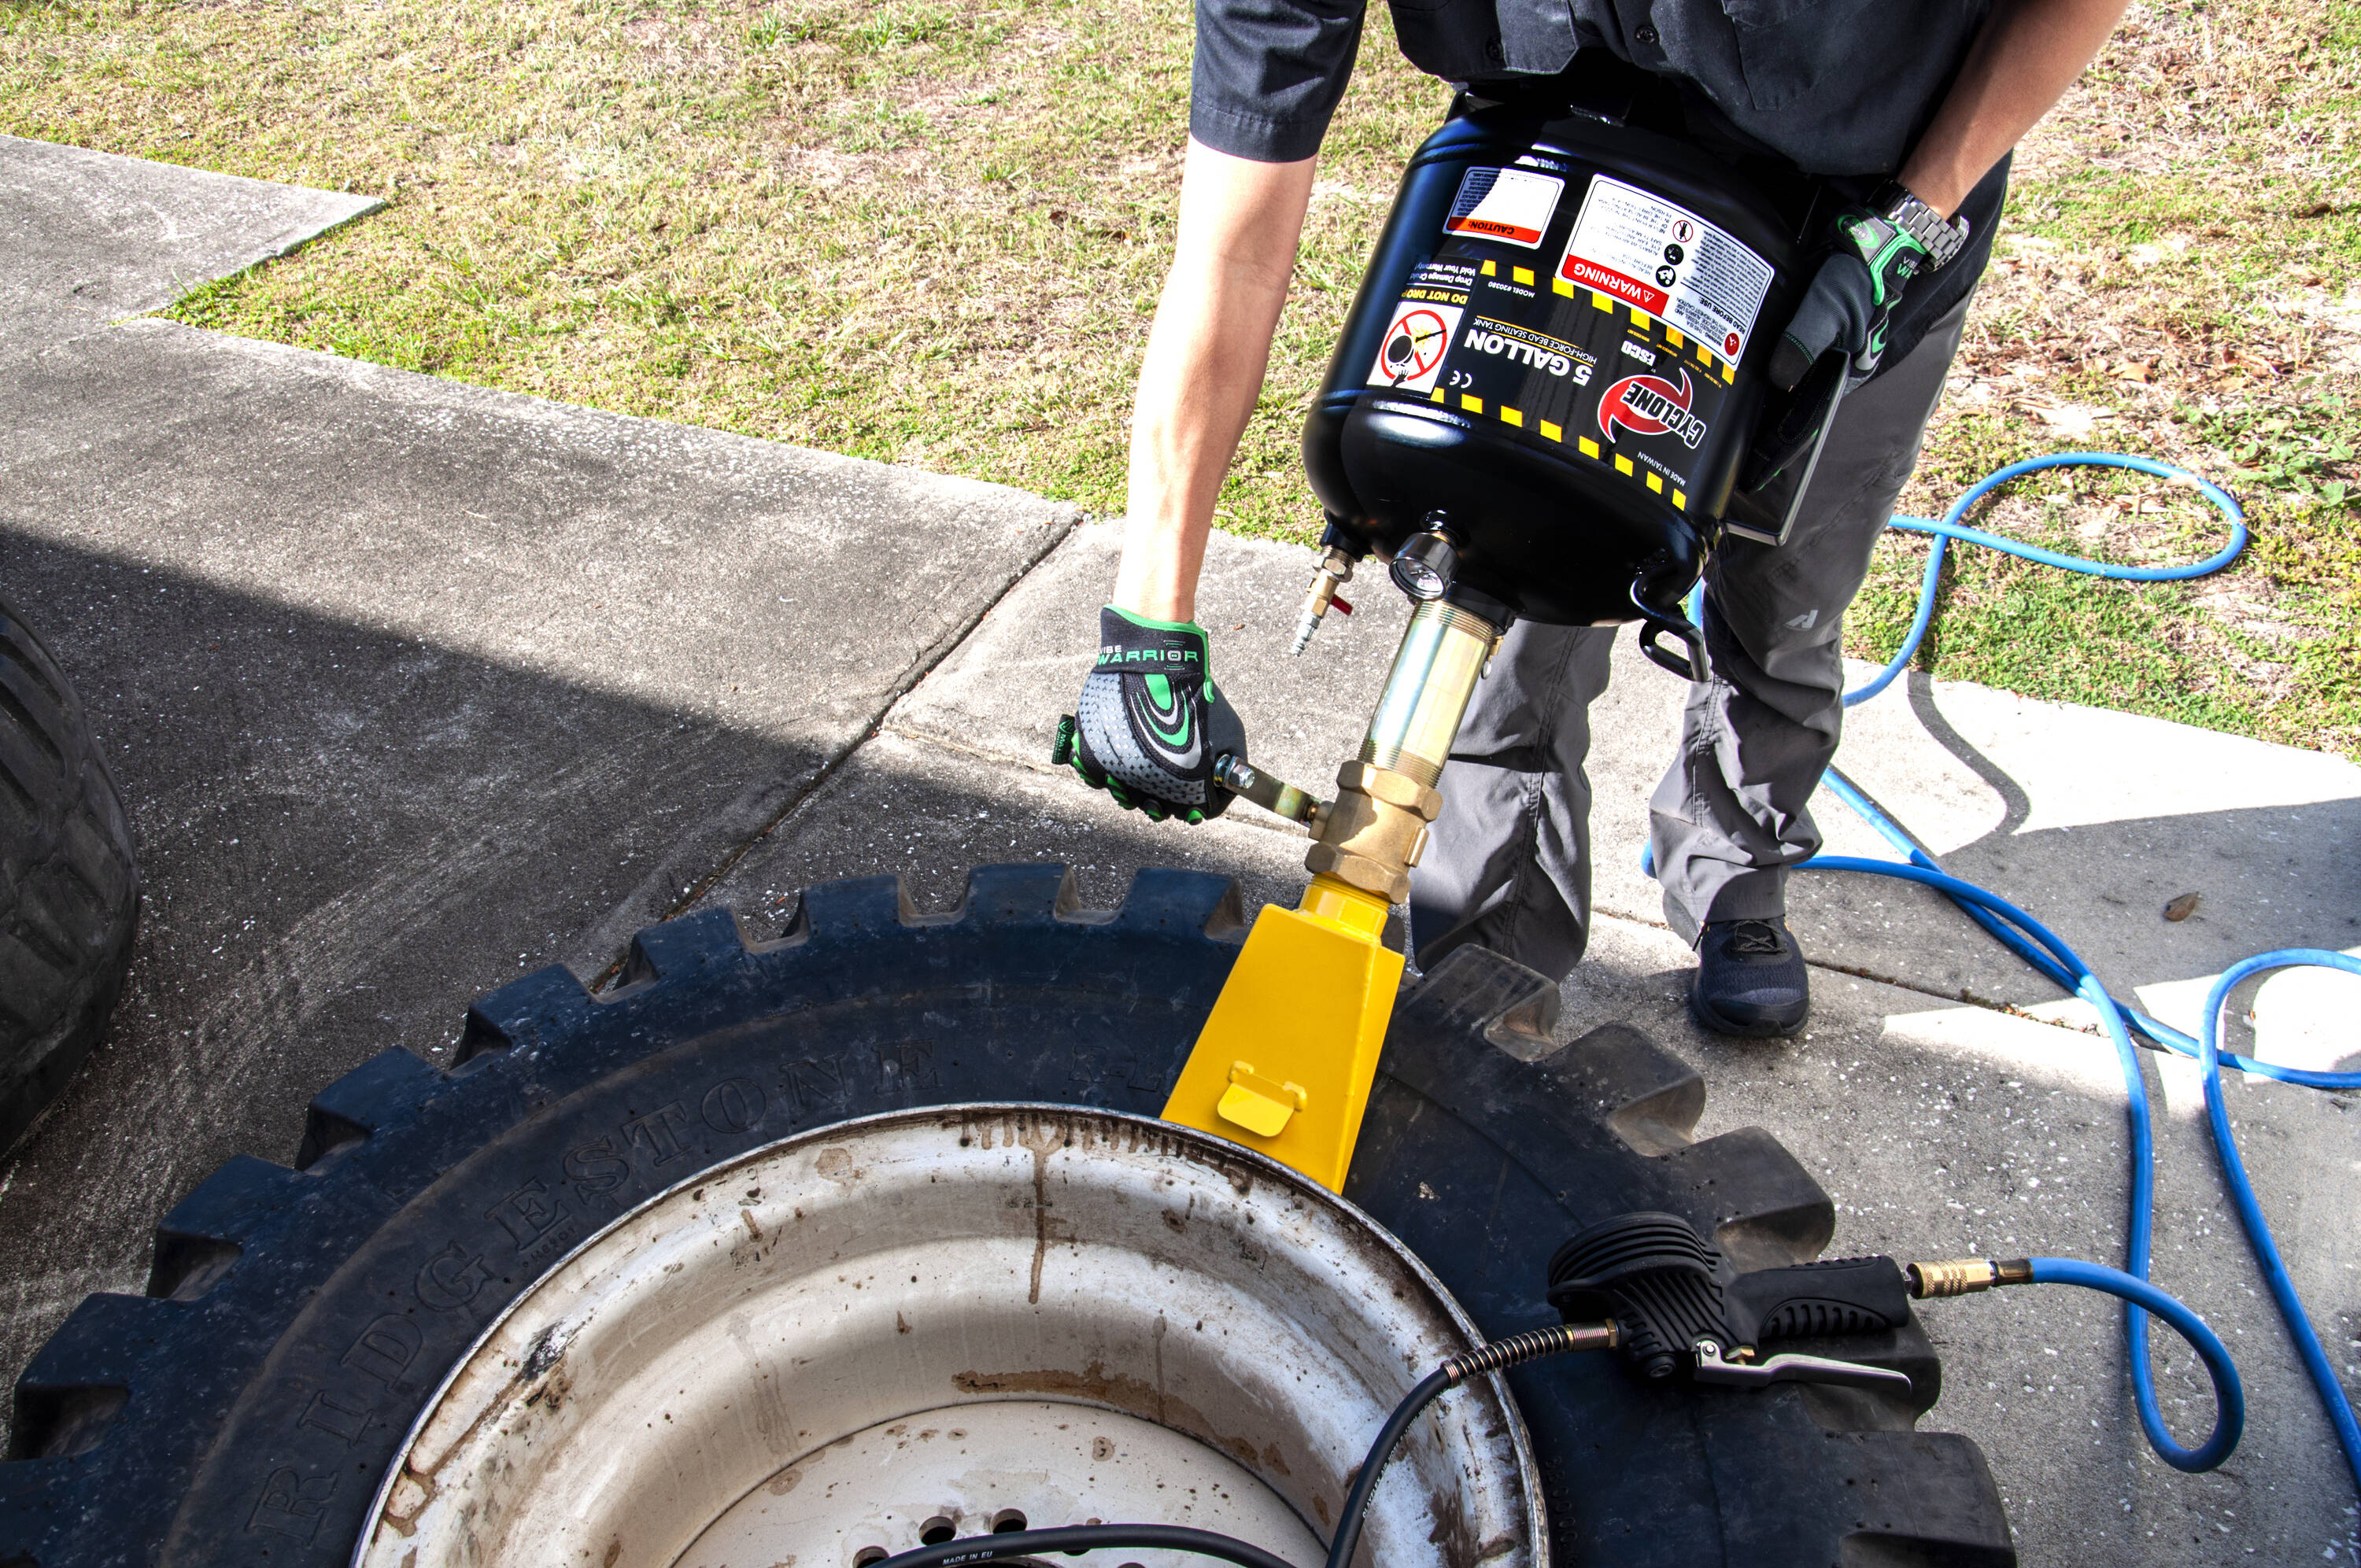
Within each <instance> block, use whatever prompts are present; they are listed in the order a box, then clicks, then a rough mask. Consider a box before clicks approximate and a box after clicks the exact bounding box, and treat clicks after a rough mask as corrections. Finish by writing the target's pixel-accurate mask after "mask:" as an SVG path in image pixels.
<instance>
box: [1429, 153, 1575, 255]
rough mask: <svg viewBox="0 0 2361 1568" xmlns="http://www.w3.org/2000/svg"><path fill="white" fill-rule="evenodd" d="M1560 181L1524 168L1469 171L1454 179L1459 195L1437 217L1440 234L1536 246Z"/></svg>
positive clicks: (1558, 193)
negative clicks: (1444, 214)
mask: <svg viewBox="0 0 2361 1568" xmlns="http://www.w3.org/2000/svg"><path fill="white" fill-rule="evenodd" d="M1564 193H1565V181H1563V180H1560V179H1559V178H1558V177H1557V176H1555V175H1554V174H1536V173H1534V172H1533V171H1532V170H1529V169H1471V170H1468V171H1467V172H1466V174H1464V175H1462V176H1461V177H1460V180H1459V194H1458V195H1457V196H1456V197H1455V198H1453V200H1452V203H1451V215H1450V216H1449V217H1447V218H1445V219H1444V220H1443V231H1444V233H1445V234H1464V235H1469V236H1474V237H1476V238H1478V239H1490V240H1499V242H1501V243H1502V244H1505V245H1521V246H1523V247H1525V248H1526V249H1528V250H1539V249H1540V248H1541V244H1542V234H1543V231H1544V230H1546V229H1547V228H1548V227H1549V221H1550V214H1553V213H1554V212H1556V211H1557V199H1558V197H1559V196H1561V195H1563V194H1564Z"/></svg>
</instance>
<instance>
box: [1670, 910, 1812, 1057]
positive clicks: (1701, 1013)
mask: <svg viewBox="0 0 2361 1568" xmlns="http://www.w3.org/2000/svg"><path fill="white" fill-rule="evenodd" d="M1811 1010H1812V992H1811V980H1810V977H1809V976H1808V975H1806V973H1805V970H1804V955H1803V952H1802V950H1801V949H1800V948H1797V947H1796V946H1795V936H1794V934H1793V933H1792V932H1790V931H1789V930H1788V929H1787V923H1786V922H1785V921H1784V920H1776V919H1773V920H1716V921H1714V922H1712V923H1711V924H1710V925H1708V926H1707V927H1706V928H1705V930H1704V931H1703V932H1701V933H1700V934H1699V935H1698V937H1697V983H1696V985H1695V986H1693V987H1692V988H1691V989H1690V991H1689V1011H1690V1012H1692V1013H1694V1014H1697V1022H1698V1023H1700V1024H1702V1025H1705V1026H1706V1027H1707V1028H1708V1029H1711V1030H1712V1031H1713V1032H1714V1033H1715V1034H1717V1035H1738V1036H1743V1037H1745V1038H1747V1039H1751V1040H1773V1039H1780V1038H1783V1037H1784V1036H1789V1035H1793V1034H1795V1032H1796V1031H1797V1030H1799V1029H1801V1028H1802V1027H1803V1026H1804V1019H1805V1018H1806V1016H1807V1015H1808V1014H1810V1013H1811Z"/></svg>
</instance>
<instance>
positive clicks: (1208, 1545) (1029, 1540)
mask: <svg viewBox="0 0 2361 1568" xmlns="http://www.w3.org/2000/svg"><path fill="white" fill-rule="evenodd" d="M1616 1332H1617V1331H1616V1328H1615V1325H1614V1324H1612V1323H1565V1324H1560V1325H1558V1326H1557V1327H1554V1328H1546V1329H1534V1330H1532V1331H1530V1332H1526V1333H1521V1334H1511V1335H1510V1336H1509V1337H1508V1338H1507V1339H1502V1340H1494V1341H1493V1342H1492V1343H1489V1344H1488V1345H1484V1346H1482V1347H1481V1348H1479V1349H1477V1350H1474V1351H1471V1352H1469V1353H1468V1354H1466V1355H1459V1356H1454V1357H1453V1358H1452V1359H1450V1360H1449V1361H1446V1362H1444V1364H1443V1365H1441V1366H1438V1367H1436V1368H1435V1369H1434V1370H1433V1372H1430V1373H1428V1374H1427V1375H1426V1376H1425V1378H1424V1379H1423V1380H1422V1382H1421V1383H1420V1384H1419V1386H1418V1387H1415V1388H1412V1389H1411V1391H1410V1392H1409V1393H1408V1394H1406V1395H1404V1396H1403V1397H1402V1402H1401V1403H1400V1404H1399V1405H1396V1406H1395V1407H1394V1413H1393V1414H1392V1415H1390V1416H1388V1417H1387V1418H1386V1424H1385V1425H1384V1426H1383V1427H1382V1428H1380V1429H1378V1438H1377V1441H1376V1442H1372V1443H1371V1444H1369V1452H1368V1455H1367V1458H1365V1459H1363V1460H1362V1461H1361V1468H1360V1470H1359V1471H1358V1473H1356V1475H1354V1477H1353V1489H1352V1490H1351V1491H1350V1492H1348V1493H1346V1494H1345V1511H1344V1513H1343V1514H1342V1515H1341V1516H1340V1517H1339V1518H1338V1519H1337V1521H1336V1534H1335V1536H1334V1538H1333V1539H1332V1540H1331V1541H1329V1543H1328V1561H1327V1564H1326V1568H1346V1564H1348V1563H1351V1562H1352V1561H1353V1549H1354V1548H1355V1547H1356V1546H1358V1545H1360V1543H1361V1522H1362V1521H1363V1520H1364V1519H1367V1517H1368V1513H1369V1497H1370V1494H1372V1493H1373V1492H1375V1491H1376V1490H1377V1489H1378V1475H1380V1474H1381V1473H1382V1472H1383V1471H1384V1470H1385V1467H1386V1462H1387V1461H1388V1460H1389V1459H1391V1458H1392V1457H1393V1456H1394V1450H1395V1449H1396V1448H1397V1447H1399V1446H1400V1443H1401V1440H1402V1434H1403V1433H1404V1432H1406V1431H1410V1426H1411V1422H1412V1421H1414V1420H1418V1418H1419V1415H1420V1413H1421V1412H1422V1411H1423V1410H1424V1409H1426V1408H1427V1407H1428V1406H1429V1405H1431V1404H1433V1403H1434V1401H1435V1398H1436V1397H1437V1396H1438V1395H1440V1394H1442V1393H1443V1392H1444V1390H1445V1389H1449V1388H1456V1387H1459V1385H1460V1384H1462V1383H1465V1382H1466V1381H1467V1379H1469V1378H1470V1377H1477V1376H1482V1375H1483V1374H1485V1373H1487V1372H1497V1371H1499V1370H1500V1369H1501V1368H1502V1367H1506V1366H1518V1365H1523V1364H1524V1363H1525V1362H1528V1361H1538V1360H1540V1359H1541V1358H1542V1357H1543V1356H1545V1355H1557V1354H1561V1353H1563V1352H1565V1351H1569V1350H1605V1349H1608V1348H1609V1347H1610V1346H1612V1345H1613V1344H1614V1343H1615V1341H1616ZM1105 1546H1147V1547H1157V1548H1161V1549H1162V1550H1164V1551H1167V1552H1194V1553H1196V1554H1197V1555H1198V1556H1200V1557H1218V1558H1220V1559H1221V1560H1222V1561H1223V1562H1224V1563H1238V1564H1239V1565H1240V1568H1293V1564H1291V1563H1289V1562H1288V1561H1287V1560H1286V1559H1285V1558H1283V1557H1279V1556H1278V1555H1276V1554H1275V1553H1272V1552H1266V1551H1264V1550H1263V1549H1262V1548H1261V1547H1259V1546H1252V1545H1249V1544H1247V1543H1246V1541H1239V1540H1237V1539H1236V1538H1235V1537H1234V1536H1227V1535H1217V1534H1215V1533H1214V1532H1213V1531H1212V1530H1187V1529H1184V1528H1182V1527H1181V1526H1180V1525H1164V1524H1084V1525H1066V1526H1062V1527H1060V1528H1059V1529H1056V1530H1011V1531H1009V1532H1007V1533H1006V1534H1005V1535H972V1536H968V1537H966V1538H964V1539H962V1540H960V1541H945V1542H944V1543H943V1544H942V1545H940V1546H922V1547H920V1548H918V1550H917V1551H916V1552H904V1553H902V1554H901V1555H900V1556H899V1557H886V1558H881V1559H879V1560H878V1561H877V1562H875V1563H872V1564H871V1565H870V1568H946V1565H948V1564H951V1563H993V1562H997V1561H999V1560H1000V1559H1002V1558H1006V1557H1023V1556H1026V1555H1027V1554H1028V1553H1031V1552H1089V1551H1093V1550H1095V1549H1097V1548H1099V1547H1105Z"/></svg>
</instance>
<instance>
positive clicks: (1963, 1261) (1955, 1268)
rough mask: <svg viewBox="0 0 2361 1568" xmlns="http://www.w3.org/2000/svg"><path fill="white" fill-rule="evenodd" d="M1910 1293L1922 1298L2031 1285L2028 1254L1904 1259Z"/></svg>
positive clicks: (2030, 1265) (1904, 1271)
mask: <svg viewBox="0 0 2361 1568" xmlns="http://www.w3.org/2000/svg"><path fill="white" fill-rule="evenodd" d="M1902 1272H1903V1273H1904V1274H1905V1275H1907V1276H1908V1277H1909V1279H1910V1294H1911V1295H1913V1296H1916V1297H1917V1298H1918V1299H1921V1300H1924V1299H1927V1298H1929V1297H1934V1296H1970V1295H1973V1294H1974V1293H1975V1292H1977V1291H1979V1290H1990V1289H1992V1288H1993V1287H1994V1286H1997V1285H2030V1284H2032V1283H2033V1264H2032V1262H2031V1260H2030V1259H2027V1258H2022V1257H2018V1258H2007V1259H2002V1258H1992V1257H1955V1258H1949V1259H1947V1260H1945V1261H1943V1262H1940V1263H1907V1264H1905V1265H1903V1266H1902Z"/></svg>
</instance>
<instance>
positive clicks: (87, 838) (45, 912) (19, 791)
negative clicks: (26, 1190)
mask: <svg viewBox="0 0 2361 1568" xmlns="http://www.w3.org/2000/svg"><path fill="white" fill-rule="evenodd" d="M138 920H139V872H138V869H137V865H136V864H135V862H134V861H133V859H132V851H131V824H130V822H129V820H128V819H127V818H126V817H125V816H124V813H123V801H122V798H121V797H120V796H119V795H117V794H116V792H115V779H114V776H113V775H112V774H110V773H108V772H107V770H106V762H105V761H104V759H103V758H102V757H101V756H100V755H99V752H98V747H97V745H96V744H95V743H94V742H93V740H91V735H90V724H89V721H88V719H87V718H85V717H84V716H83V713H82V699H81V698H79V697H77V696H75V695H74V690H73V687H72V685H71V684H69V683H68V682H67V680H66V677H65V674H64V673H63V672H62V671H60V669H59V668H58V665H57V661H56V660H54V659H52V658H50V657H49V650H48V649H46V648H44V647H43V646H41V641H40V639H39V638H38V637H36V636H34V635H33V632H32V630H31V629H30V628H29V627H27V625H26V624H25V623H24V622H23V621H22V620H19V619H18V617H17V615H16V611H15V610H14V609H11V608H10V607H9V606H8V604H7V603H6V601H5V600H0V1157H6V1155H7V1152H8V1150H9V1149H10V1148H11V1147H13V1146H15V1144H16V1140H17V1139H18V1138H19V1137H21V1136H23V1135H24V1133H25V1129H26V1128H27V1127H29V1126H31V1125H32V1124H33V1121H34V1119H35V1118H36V1117H38V1115H39V1114H40V1113H41V1112H42V1111H43V1110H44V1109H45V1108H47V1106H48V1105H49V1102H50V1101H52V1100H54V1099H56V1098H57V1095H58V1091H60V1090H61V1089H63V1088H64V1087H65V1086H66V1080H68V1079H70V1078H71V1077H72V1076H73V1073H74V1069H76V1068H78V1067H80V1066H81V1065H82V1058H84V1057H85V1056H88V1055H89V1054H90V1047H92V1046H93V1044H95V1043H96V1042H97V1040H98V1037H99V1036H100V1035H102V1034H104V1032H105V1029H106V1021H107V1017H108V1015H109V1014H112V1013H113V1012H114V1010H115V1001H116V999H117V998H118V997H120V996H121V995H122V994H123V979H124V976H125V974H126V972H127V971H128V970H129V969H130V967H131V938H132V936H133V933H134V931H135V929H136V928H137V925H138Z"/></svg>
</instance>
